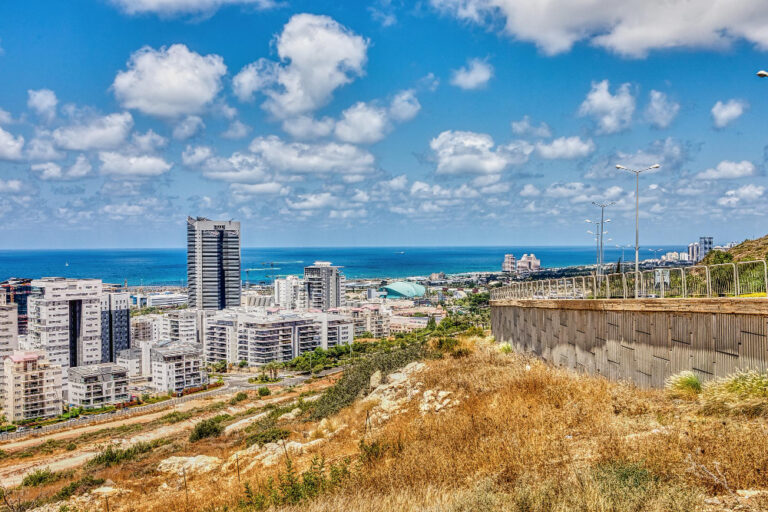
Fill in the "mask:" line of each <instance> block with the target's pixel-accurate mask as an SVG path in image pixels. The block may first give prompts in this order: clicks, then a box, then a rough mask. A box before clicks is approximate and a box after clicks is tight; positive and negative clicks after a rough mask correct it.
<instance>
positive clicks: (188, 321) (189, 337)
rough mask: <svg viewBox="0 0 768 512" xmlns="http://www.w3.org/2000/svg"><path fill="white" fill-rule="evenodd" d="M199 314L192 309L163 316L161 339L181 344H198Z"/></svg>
mask: <svg viewBox="0 0 768 512" xmlns="http://www.w3.org/2000/svg"><path fill="white" fill-rule="evenodd" d="M197 319H198V315H197V312H195V311H194V310H190V309H180V310H178V311H171V312H169V313H166V314H165V315H163V322H162V327H161V330H160V339H161V340H169V341H172V342H179V343H197Z"/></svg>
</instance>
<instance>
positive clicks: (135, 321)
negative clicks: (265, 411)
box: [131, 315, 165, 345]
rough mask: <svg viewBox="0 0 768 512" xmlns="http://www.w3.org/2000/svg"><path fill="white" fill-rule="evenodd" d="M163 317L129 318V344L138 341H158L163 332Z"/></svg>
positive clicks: (142, 316) (144, 316)
mask: <svg viewBox="0 0 768 512" xmlns="http://www.w3.org/2000/svg"><path fill="white" fill-rule="evenodd" d="M164 322H165V320H164V317H163V315H140V316H135V317H132V318H131V344H132V345H135V344H136V343H138V342H140V341H160V339H161V336H162V331H163V323H164Z"/></svg>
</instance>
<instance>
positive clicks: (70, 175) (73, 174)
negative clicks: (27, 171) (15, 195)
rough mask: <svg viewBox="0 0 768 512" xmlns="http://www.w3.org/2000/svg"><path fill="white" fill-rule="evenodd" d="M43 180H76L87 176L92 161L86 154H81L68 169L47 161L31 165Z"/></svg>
mask: <svg viewBox="0 0 768 512" xmlns="http://www.w3.org/2000/svg"><path fill="white" fill-rule="evenodd" d="M30 168H31V169H32V171H34V172H35V173H37V174H38V176H39V177H40V179H42V180H46V181H48V180H75V179H79V178H85V177H86V176H88V175H89V174H90V173H91V162H89V161H88V159H87V158H86V157H85V155H79V156H78V157H77V159H76V160H75V163H73V164H72V165H71V166H70V167H69V168H68V169H63V168H62V167H61V166H60V165H58V164H56V163H54V162H45V163H40V164H34V165H32V166H30Z"/></svg>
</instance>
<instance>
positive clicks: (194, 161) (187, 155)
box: [181, 146, 213, 165]
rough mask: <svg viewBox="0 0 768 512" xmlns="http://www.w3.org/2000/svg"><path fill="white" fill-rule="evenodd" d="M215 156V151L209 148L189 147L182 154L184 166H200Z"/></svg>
mask: <svg viewBox="0 0 768 512" xmlns="http://www.w3.org/2000/svg"><path fill="white" fill-rule="evenodd" d="M212 156H213V151H212V150H211V148H209V147H208V146H187V147H186V149H185V150H184V152H183V153H182V154H181V161H182V162H183V163H184V165H200V164H201V163H203V162H205V161H206V160H208V159H209V158H211V157H212Z"/></svg>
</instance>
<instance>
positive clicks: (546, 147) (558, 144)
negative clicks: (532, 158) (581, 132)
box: [536, 136, 595, 159]
mask: <svg viewBox="0 0 768 512" xmlns="http://www.w3.org/2000/svg"><path fill="white" fill-rule="evenodd" d="M594 150H595V143H594V142H592V139H587V140H581V137H576V136H574V137H560V138H557V139H554V140H553V141H551V142H547V143H545V142H539V143H537V144H536V151H538V153H539V155H541V157H542V158H546V159H556V158H562V159H570V158H583V157H585V156H587V155H589V154H590V153H592V152H593V151H594Z"/></svg>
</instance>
